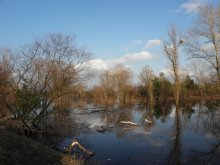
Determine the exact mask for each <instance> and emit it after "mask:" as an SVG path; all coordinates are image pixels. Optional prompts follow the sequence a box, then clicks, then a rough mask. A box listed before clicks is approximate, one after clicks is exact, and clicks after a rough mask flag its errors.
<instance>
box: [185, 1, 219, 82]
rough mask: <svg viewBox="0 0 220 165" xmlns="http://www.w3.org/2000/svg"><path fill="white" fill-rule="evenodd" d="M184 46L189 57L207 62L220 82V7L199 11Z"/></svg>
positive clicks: (211, 6) (207, 6) (208, 7)
mask: <svg viewBox="0 0 220 165" xmlns="http://www.w3.org/2000/svg"><path fill="white" fill-rule="evenodd" d="M184 45H185V46H186V51H187V53H188V55H189V57H190V58H194V59H202V60H204V61H206V62H207V63H208V64H209V65H210V66H211V67H212V69H213V70H214V71H215V73H216V79H217V80H218V81H220V6H213V5H206V6H204V7H202V8H200V9H199V12H198V15H197V20H196V21H195V24H194V25H193V27H192V28H191V29H190V30H189V32H188V35H187V37H186V42H185V44H184Z"/></svg>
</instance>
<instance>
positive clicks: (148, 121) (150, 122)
mask: <svg viewBox="0 0 220 165" xmlns="http://www.w3.org/2000/svg"><path fill="white" fill-rule="evenodd" d="M144 120H145V121H146V122H147V123H149V124H153V122H152V121H150V120H148V119H144Z"/></svg>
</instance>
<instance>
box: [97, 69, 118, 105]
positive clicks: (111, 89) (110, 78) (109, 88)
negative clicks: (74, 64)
mask: <svg viewBox="0 0 220 165" xmlns="http://www.w3.org/2000/svg"><path fill="white" fill-rule="evenodd" d="M114 79H115V78H114V74H113V72H112V71H111V70H110V69H109V70H106V71H104V73H103V74H101V75H100V83H101V86H102V88H103V89H104V90H105V97H106V102H107V103H108V102H109V99H110V97H114V95H115V91H116V88H115V82H114Z"/></svg>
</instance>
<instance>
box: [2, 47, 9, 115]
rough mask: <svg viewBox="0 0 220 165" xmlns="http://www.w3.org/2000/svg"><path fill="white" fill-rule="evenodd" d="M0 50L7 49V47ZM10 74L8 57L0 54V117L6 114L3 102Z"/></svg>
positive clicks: (6, 93) (7, 89)
mask: <svg viewBox="0 0 220 165" xmlns="http://www.w3.org/2000/svg"><path fill="white" fill-rule="evenodd" d="M1 51H8V50H7V49H4V50H1ZM11 76H12V73H11V68H10V62H9V57H6V56H0V118H1V116H5V115H6V114H7V110H6V107H5V104H4V101H5V98H6V96H7V95H8V92H9V80H10V78H11Z"/></svg>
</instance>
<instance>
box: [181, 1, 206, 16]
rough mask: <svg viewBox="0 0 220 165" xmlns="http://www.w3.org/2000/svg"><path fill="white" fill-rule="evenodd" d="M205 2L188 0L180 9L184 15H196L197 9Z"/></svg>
mask: <svg viewBox="0 0 220 165" xmlns="http://www.w3.org/2000/svg"><path fill="white" fill-rule="evenodd" d="M205 3H206V1H205V0H190V1H188V2H186V3H183V4H182V5H181V9H183V10H184V11H185V12H186V13H197V12H198V10H199V8H201V7H203V6H204V5H205Z"/></svg>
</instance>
